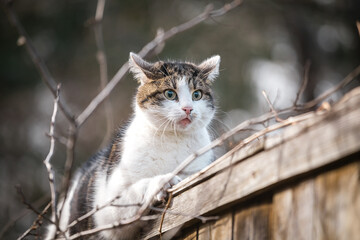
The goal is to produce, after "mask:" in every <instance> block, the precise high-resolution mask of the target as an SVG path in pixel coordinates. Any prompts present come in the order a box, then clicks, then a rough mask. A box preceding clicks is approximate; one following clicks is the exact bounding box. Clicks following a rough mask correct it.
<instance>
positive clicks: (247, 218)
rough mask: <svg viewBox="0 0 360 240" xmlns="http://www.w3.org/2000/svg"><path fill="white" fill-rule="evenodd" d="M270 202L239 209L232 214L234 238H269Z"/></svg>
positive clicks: (238, 239)
mask: <svg viewBox="0 0 360 240" xmlns="http://www.w3.org/2000/svg"><path fill="white" fill-rule="evenodd" d="M271 209H272V205H271V203H264V204H261V205H257V206H252V207H249V208H247V209H240V210H238V211H237V212H236V213H235V216H234V236H233V239H234V240H242V239H247V240H268V239H271V218H272V215H271V214H272V213H271Z"/></svg>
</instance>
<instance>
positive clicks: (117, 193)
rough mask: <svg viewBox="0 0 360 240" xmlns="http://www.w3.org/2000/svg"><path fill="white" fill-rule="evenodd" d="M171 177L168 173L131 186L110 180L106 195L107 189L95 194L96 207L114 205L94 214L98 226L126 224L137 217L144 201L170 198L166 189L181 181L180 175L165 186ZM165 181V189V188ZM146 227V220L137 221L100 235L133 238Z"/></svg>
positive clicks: (142, 180) (152, 201) (151, 201)
mask: <svg viewBox="0 0 360 240" xmlns="http://www.w3.org/2000/svg"><path fill="white" fill-rule="evenodd" d="M170 177H171V175H170V174H165V175H159V176H155V177H152V178H143V179H141V180H139V181H137V182H135V183H134V184H131V185H127V184H126V185H125V184H122V183H121V179H117V182H115V180H116V179H115V178H114V179H111V180H110V182H109V185H108V186H107V188H106V192H105V191H104V189H98V190H99V191H98V192H97V194H96V195H97V196H96V199H95V204H96V206H102V205H104V204H107V203H109V202H112V203H111V204H109V206H108V207H105V208H103V209H101V210H99V211H98V212H97V213H96V214H95V215H94V220H95V223H96V227H101V226H105V225H109V224H113V223H115V222H120V221H124V220H125V221H126V220H128V219H131V218H133V217H135V216H136V215H137V214H138V210H139V208H140V206H141V205H142V204H143V203H145V202H150V203H154V202H155V201H164V200H165V199H166V197H167V192H166V190H168V189H169V188H171V187H172V186H173V185H175V184H177V183H178V182H180V181H181V179H180V178H179V177H178V176H175V177H173V178H172V179H171V180H170V181H169V182H168V183H166V182H165V181H166V180H167V179H169V178H170ZM119 180H120V181H119ZM164 182H165V186H164V187H163V186H162V185H163V184H164ZM116 183H117V184H116ZM116 185H117V189H116ZM159 189H160V192H159V191H158V190H159ZM96 206H94V207H96ZM145 225H147V222H146V221H135V222H134V223H131V224H129V225H125V226H123V227H117V228H114V229H111V230H106V231H103V232H101V235H102V236H103V237H104V238H105V239H115V238H116V239H134V238H136V236H137V234H138V233H139V231H140V230H141V228H142V227H143V226H145Z"/></svg>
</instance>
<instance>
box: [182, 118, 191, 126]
mask: <svg viewBox="0 0 360 240" xmlns="http://www.w3.org/2000/svg"><path fill="white" fill-rule="evenodd" d="M189 124H191V120H190V119H189V118H184V119H182V120H180V121H179V125H180V126H182V127H184V128H185V127H187V126H188V125H189Z"/></svg>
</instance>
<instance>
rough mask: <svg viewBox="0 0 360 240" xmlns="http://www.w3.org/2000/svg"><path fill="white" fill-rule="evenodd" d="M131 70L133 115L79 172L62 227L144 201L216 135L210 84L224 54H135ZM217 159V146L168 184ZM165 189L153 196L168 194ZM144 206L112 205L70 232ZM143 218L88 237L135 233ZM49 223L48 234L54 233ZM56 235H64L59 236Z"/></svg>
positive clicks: (133, 235) (132, 235)
mask: <svg viewBox="0 0 360 240" xmlns="http://www.w3.org/2000/svg"><path fill="white" fill-rule="evenodd" d="M129 63H130V71H131V72H132V73H134V76H135V78H136V79H137V80H138V82H139V83H140V86H139V87H138V90H137V94H136V98H135V104H134V116H133V118H132V120H131V121H130V122H129V124H128V125H127V127H126V129H123V130H119V131H118V133H117V135H116V137H114V139H113V140H112V143H111V144H110V146H109V147H108V148H106V149H105V150H103V151H100V152H99V153H97V154H96V155H95V156H94V157H93V158H92V159H90V160H89V161H88V162H87V163H86V164H85V165H84V166H83V167H82V168H81V169H80V170H79V171H78V172H77V174H76V175H75V178H74V180H73V183H72V186H71V188H70V190H69V193H68V197H67V199H66V202H65V203H64V208H63V213H62V216H61V219H60V229H61V230H62V231H64V230H65V229H67V225H68V224H69V223H71V222H72V221H73V220H75V219H77V218H78V217H80V216H82V215H84V214H85V213H87V212H89V211H91V210H92V209H94V208H95V207H96V206H103V205H105V204H107V203H109V202H110V201H111V200H114V199H115V198H117V199H116V201H114V205H124V204H138V203H140V204H141V203H143V202H144V201H146V200H148V199H149V198H150V197H151V196H153V195H154V194H156V193H155V192H154V191H155V189H157V188H159V184H160V183H159V182H160V181H161V180H162V179H164V178H165V177H167V176H169V175H168V174H170V172H171V171H173V170H174V169H175V168H176V167H177V166H178V165H179V164H180V163H181V162H182V161H183V160H185V158H186V157H188V156H189V155H190V154H191V153H193V152H195V151H196V150H198V149H199V148H201V147H203V146H205V145H207V144H208V143H209V142H210V136H209V133H208V130H207V126H208V125H209V123H210V122H211V120H212V118H213V116H214V113H215V106H214V100H213V94H212V90H211V84H212V82H213V81H214V79H215V78H216V77H217V75H218V73H219V63H220V57H219V56H214V57H211V58H209V59H207V60H205V61H204V62H202V63H201V64H199V65H195V64H193V63H180V62H163V61H159V62H156V63H148V62H146V61H144V60H143V59H142V58H141V57H139V56H137V55H136V54H133V53H130V60H129ZM213 160H214V155H213V153H212V152H211V151H209V152H207V153H206V154H204V155H202V156H201V157H199V158H197V159H196V160H195V161H194V162H193V163H191V164H190V165H189V166H188V167H187V168H185V169H184V170H183V172H181V173H180V174H179V176H176V177H175V178H173V179H172V181H171V182H170V183H169V184H168V185H167V186H166V189H167V188H170V187H171V186H173V185H174V184H176V183H178V182H179V181H180V180H181V179H183V178H185V177H187V176H189V175H191V174H193V173H195V172H197V171H199V170H200V169H202V168H204V167H205V166H206V165H208V164H209V163H210V162H211V161H213ZM166 189H163V190H162V191H161V192H160V193H157V195H156V197H155V199H153V200H152V201H154V202H155V201H160V200H164V198H165V197H166ZM137 210H138V207H119V206H108V207H105V208H103V209H101V210H99V211H98V212H97V213H96V214H94V215H92V216H91V217H89V218H87V219H84V220H83V221H81V222H79V223H77V224H76V225H75V226H73V227H71V228H70V229H69V230H68V231H67V232H66V235H67V236H70V235H72V234H74V233H77V232H80V231H84V230H87V229H92V228H96V227H100V226H104V225H108V224H111V223H114V222H116V221H118V220H121V219H126V218H129V217H132V216H134V215H135V214H136V211H137ZM144 225H148V224H147V223H146V222H144V221H138V222H135V223H133V224H130V225H127V226H123V227H119V228H115V229H111V230H106V231H102V232H100V233H98V234H97V235H92V236H91V237H86V239H89V238H91V239H137V238H139V233H140V232H141V229H143V226H144ZM55 232H56V231H55V227H54V226H50V227H49V231H48V234H47V239H53V238H54V237H55V235H56V233H55ZM58 238H63V237H61V236H60V235H59V236H58Z"/></svg>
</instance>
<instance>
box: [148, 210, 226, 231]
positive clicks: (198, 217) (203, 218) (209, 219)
mask: <svg viewBox="0 0 360 240" xmlns="http://www.w3.org/2000/svg"><path fill="white" fill-rule="evenodd" d="M149 209H151V210H153V211H157V212H160V213H164V212H165V211H166V212H167V213H169V214H171V215H176V216H184V217H191V218H194V219H199V220H200V221H201V222H202V223H206V222H208V221H213V220H218V219H219V216H210V217H204V216H196V215H190V214H184V213H181V212H175V211H171V210H169V209H166V210H165V209H163V208H158V207H153V206H150V207H149ZM159 230H161V229H159Z"/></svg>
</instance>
